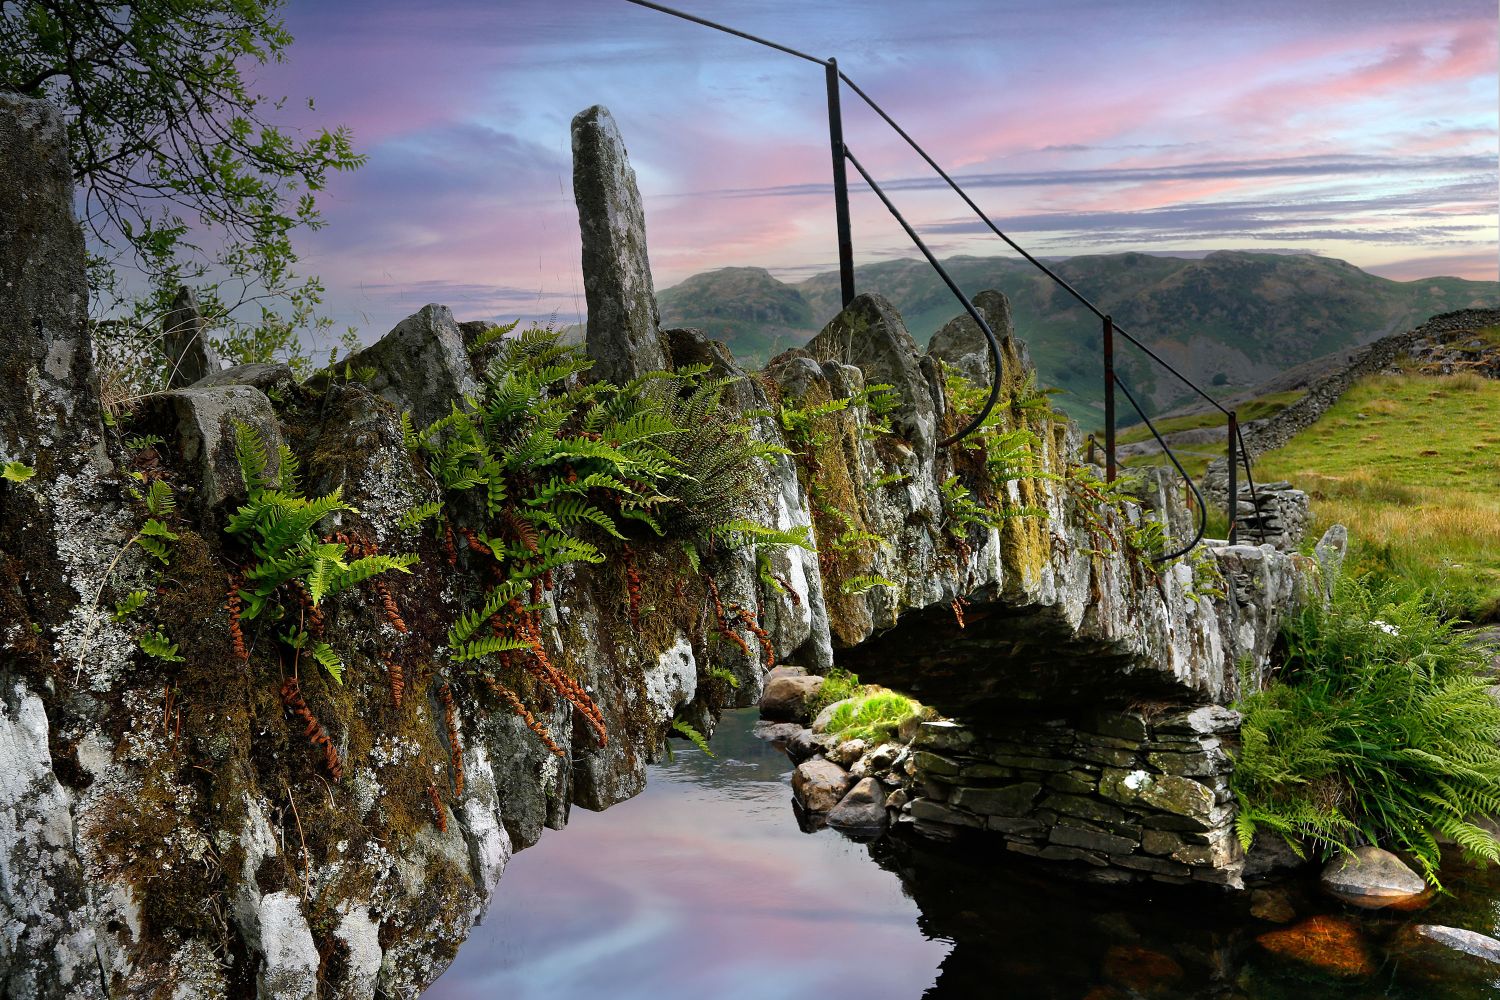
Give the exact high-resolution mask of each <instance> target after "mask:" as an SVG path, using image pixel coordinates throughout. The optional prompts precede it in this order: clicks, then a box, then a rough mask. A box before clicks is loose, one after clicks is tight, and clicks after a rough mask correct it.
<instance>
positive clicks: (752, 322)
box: [656, 267, 838, 364]
mask: <svg viewBox="0 0 1500 1000" xmlns="http://www.w3.org/2000/svg"><path fill="white" fill-rule="evenodd" d="M837 287H838V275H834V290H835V295H836V294H837ZM656 304H657V306H658V307H659V308H660V309H661V321H662V326H666V327H670V326H690V327H696V328H698V329H700V330H703V331H704V332H705V333H707V334H708V335H709V336H710V337H712V338H713V339H715V340H722V341H724V342H725V343H727V344H729V345H730V348H731V349H732V350H733V351H734V353H735V355H736V356H737V357H740V358H744V359H745V360H747V361H753V362H754V363H756V364H764V363H765V362H766V361H768V360H770V359H771V358H772V357H773V356H775V355H777V354H779V353H781V352H782V351H784V350H786V349H787V348H788V347H796V346H799V345H801V344H803V343H806V341H807V339H808V338H809V337H811V336H812V335H813V334H815V333H817V332H818V330H819V329H820V328H821V324H819V323H818V321H817V319H816V317H815V316H814V315H813V307H812V305H811V304H810V303H809V302H808V300H807V298H806V297H805V296H804V295H803V293H802V292H801V291H800V290H799V288H798V287H797V286H795V285H788V284H785V283H784V282H781V281H777V280H776V279H775V278H774V277H772V276H771V272H770V271H767V270H765V269H763V268H759V267H725V268H720V269H719V270H717V271H708V272H705V273H703V274H695V275H693V276H692V277H691V278H689V279H687V280H686V281H684V282H683V283H682V284H680V285H673V286H672V287H671V288H668V289H666V290H665V291H661V292H658V293H657V295H656ZM837 312H838V303H835V304H834V310H833V313H830V314H829V316H828V318H829V319H831V318H832V317H833V315H834V314H836V313H837ZM824 322H827V320H826V319H825V320H824Z"/></svg>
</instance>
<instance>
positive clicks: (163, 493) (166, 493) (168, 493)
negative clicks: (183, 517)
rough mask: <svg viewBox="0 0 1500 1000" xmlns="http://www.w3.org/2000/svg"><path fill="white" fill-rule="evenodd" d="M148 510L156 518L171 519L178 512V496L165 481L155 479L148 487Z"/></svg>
mask: <svg viewBox="0 0 1500 1000" xmlns="http://www.w3.org/2000/svg"><path fill="white" fill-rule="evenodd" d="M146 509H147V510H148V511H150V512H151V514H152V516H154V517H169V516H170V515H171V514H173V513H174V512H176V510H177V496H176V494H175V493H173V492H172V487H171V486H170V485H169V484H168V483H167V481H166V480H164V479H153V480H152V481H151V485H150V486H148V487H146Z"/></svg>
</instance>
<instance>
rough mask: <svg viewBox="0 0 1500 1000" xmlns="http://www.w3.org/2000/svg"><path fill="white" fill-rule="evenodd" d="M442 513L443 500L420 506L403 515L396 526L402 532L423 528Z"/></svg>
mask: <svg viewBox="0 0 1500 1000" xmlns="http://www.w3.org/2000/svg"><path fill="white" fill-rule="evenodd" d="M442 512H443V502H442V501H441V500H433V501H432V502H430V503H424V504H418V505H417V506H415V507H413V508H412V509H411V510H409V511H407V512H406V513H405V514H402V515H401V519H400V520H399V521H397V522H396V525H397V527H399V528H400V529H401V530H402V531H411V530H412V529H414V528H418V527H421V526H422V524H423V523H424V522H426V521H430V520H432V519H433V518H434V517H437V516H438V515H439V514H441V513H442Z"/></svg>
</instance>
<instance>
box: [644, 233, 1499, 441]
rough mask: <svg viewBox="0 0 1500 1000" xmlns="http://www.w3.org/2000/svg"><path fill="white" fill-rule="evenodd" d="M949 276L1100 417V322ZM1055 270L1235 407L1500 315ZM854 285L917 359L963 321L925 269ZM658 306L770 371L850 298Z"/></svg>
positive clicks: (1362, 296)
mask: <svg viewBox="0 0 1500 1000" xmlns="http://www.w3.org/2000/svg"><path fill="white" fill-rule="evenodd" d="M943 264H944V266H945V267H946V268H947V269H948V271H949V273H950V274H952V275H953V278H954V280H955V281H957V282H958V284H959V285H960V287H962V288H963V289H964V291H965V292H966V293H968V294H970V295H973V294H975V293H977V292H979V291H981V290H983V289H986V288H997V289H999V290H1000V291H1002V292H1004V293H1005V294H1006V295H1007V296H1009V297H1010V301H1011V307H1012V310H1013V312H1014V315H1015V321H1016V331H1017V333H1018V334H1019V335H1020V336H1021V337H1022V338H1023V339H1024V340H1025V341H1026V342H1027V343H1028V344H1029V345H1030V347H1031V352H1032V356H1033V358H1034V359H1035V360H1036V363H1037V368H1038V370H1039V371H1040V373H1041V376H1042V378H1043V380H1044V381H1046V382H1047V383H1049V384H1051V385H1054V386H1057V387H1059V388H1061V389H1064V390H1066V392H1065V394H1064V395H1063V396H1062V397H1060V398H1059V403H1060V404H1062V405H1063V406H1065V407H1066V408H1067V409H1068V410H1069V411H1070V412H1072V413H1073V414H1074V415H1075V416H1079V417H1088V416H1089V411H1090V410H1091V409H1092V408H1094V407H1096V406H1097V405H1098V399H1099V397H1100V384H1101V382H1102V374H1101V365H1102V361H1101V357H1100V351H1099V321H1098V320H1097V319H1096V318H1095V317H1094V316H1093V315H1092V314H1090V313H1088V312H1087V311H1086V310H1084V309H1083V308H1082V307H1081V306H1079V305H1077V303H1076V302H1074V301H1073V299H1072V298H1071V297H1070V296H1068V294H1067V293H1066V292H1064V291H1062V290H1061V289H1059V288H1057V287H1056V286H1055V285H1054V284H1053V283H1052V282H1051V281H1050V280H1049V279H1048V278H1047V277H1046V276H1045V275H1043V274H1041V273H1040V272H1039V271H1037V270H1035V269H1034V268H1033V267H1031V265H1029V264H1027V263H1026V262H1025V261H1021V260H1015V259H1011V258H1001V257H952V258H949V259H948V260H945V261H944V262H943ZM1048 266H1050V267H1052V269H1053V270H1054V271H1056V272H1057V274H1058V275H1059V276H1060V277H1062V278H1063V279H1064V280H1066V281H1067V282H1068V283H1069V284H1071V285H1072V286H1073V287H1074V288H1077V289H1078V290H1079V291H1080V292H1082V293H1083V294H1084V295H1087V296H1088V297H1089V298H1091V299H1092V300H1093V301H1094V302H1096V303H1098V304H1099V306H1100V307H1101V308H1103V309H1106V310H1108V311H1109V312H1110V313H1111V314H1112V315H1113V316H1114V319H1115V322H1116V323H1117V324H1118V325H1120V326H1121V327H1123V328H1124V329H1126V330H1128V331H1130V332H1131V333H1133V334H1134V335H1135V336H1137V337H1138V338H1139V339H1140V340H1141V341H1143V342H1144V343H1146V344H1148V345H1149V346H1150V347H1151V348H1152V349H1153V350H1154V351H1156V352H1157V353H1159V354H1161V355H1162V356H1163V357H1164V358H1166V359H1167V360H1168V361H1170V362H1171V363H1172V364H1173V365H1175V366H1177V367H1178V368H1179V369H1181V370H1182V371H1183V372H1184V374H1186V375H1187V376H1188V377H1189V378H1191V379H1193V380H1194V381H1195V382H1197V383H1198V384H1200V385H1202V386H1204V387H1211V386H1212V385H1213V383H1215V382H1217V383H1218V387H1217V388H1215V389H1214V391H1215V392H1216V393H1217V392H1223V393H1224V394H1226V395H1227V394H1230V393H1232V392H1233V391H1234V390H1235V389H1237V388H1243V387H1248V386H1251V385H1254V384H1257V383H1260V382H1263V381H1265V380H1266V379H1269V378H1271V377H1273V376H1275V375H1276V374H1278V373H1280V372H1281V371H1284V370H1285V369H1287V368H1290V367H1292V366H1294V365H1297V364H1300V363H1302V362H1305V361H1309V360H1311V359H1313V358H1317V357H1320V356H1322V355H1326V354H1330V353H1333V352H1337V351H1341V350H1345V349H1347V348H1350V347H1354V346H1358V345H1361V344H1366V343H1369V342H1370V341H1372V340H1375V339H1377V338H1379V337H1382V336H1385V335H1386V334H1389V333H1393V332H1395V331H1398V330H1405V329H1408V328H1410V327H1413V326H1416V325H1417V324H1418V323H1420V322H1422V321H1423V320H1425V319H1426V318H1427V317H1429V316H1432V315H1434V314H1435V313H1440V312H1447V311H1449V310H1453V309H1463V308H1470V307H1481V306H1494V305H1497V304H1500V283H1497V282H1493V281H1467V280H1464V279H1461V278H1424V279H1421V280H1418V281H1392V280H1390V279H1387V278H1381V277H1377V276H1376V275H1373V274H1369V273H1367V272H1365V271H1362V270H1360V269H1359V268H1357V267H1355V266H1353V265H1352V264H1348V263H1345V262H1344V261H1341V260H1334V259H1332V258H1328V257H1317V256H1313V255H1298V254H1267V253H1247V252H1242V251H1228V250H1226V251H1218V252H1215V253H1211V254H1209V255H1207V256H1205V257H1203V258H1201V259H1189V258H1182V257H1158V256H1152V255H1148V254H1140V253H1125V254H1108V255H1100V256H1085V257H1073V258H1069V259H1067V260H1062V261H1056V262H1049V265H1048ZM855 282H856V286H857V287H858V288H859V290H861V291H873V292H879V293H881V294H882V295H885V296H886V297H887V298H889V299H890V300H891V301H892V302H893V303H894V304H895V305H896V307H897V308H898V309H899V310H900V311H901V314H902V316H903V317H905V319H906V323H907V326H908V328H909V329H910V330H911V332H912V335H913V336H914V337H915V338H916V340H917V342H918V343H919V344H925V343H926V342H927V339H928V338H929V337H930V336H931V335H932V334H933V333H934V332H935V331H936V330H937V328H938V327H939V326H941V325H942V324H943V323H944V322H946V321H947V320H949V319H951V318H952V317H953V316H955V315H957V313H958V312H959V311H960V309H961V308H962V307H961V306H959V305H958V303H957V302H956V301H955V300H954V298H953V296H952V294H951V293H950V292H949V291H948V289H947V287H946V286H945V285H944V284H943V283H942V280H941V279H940V278H939V277H938V276H937V275H936V273H934V272H933V270H932V269H931V268H930V267H929V266H928V265H927V263H926V262H925V261H921V260H893V261H884V262H882V263H878V264H869V265H865V266H863V267H859V268H856V269H855ZM657 297H658V301H659V303H660V306H661V313H662V323H663V325H669V326H694V327H698V328H700V329H703V330H705V331H706V332H707V333H708V334H709V335H710V336H711V337H714V338H716V339H720V340H724V341H725V342H727V343H728V344H729V345H730V348H731V349H732V350H733V351H734V352H735V354H736V355H738V356H740V357H741V358H743V359H744V360H745V361H747V362H749V363H752V364H757V365H758V364H763V363H764V362H765V361H767V360H768V359H769V358H770V357H771V356H772V355H773V354H775V353H777V352H779V351H781V350H784V349H785V348H787V347H791V346H795V345H798V344H801V343H803V342H805V341H806V340H807V339H808V338H809V337H811V336H812V335H813V334H815V333H816V332H817V331H818V330H819V329H820V328H821V326H822V324H824V323H826V322H827V321H828V320H830V319H832V318H833V317H834V316H835V315H836V314H837V313H838V310H839V283H838V274H837V273H835V272H830V273H826V274H820V275H817V276H816V277H813V278H810V279H808V280H807V281H804V282H801V283H798V284H788V283H785V282H782V281H778V280H777V279H776V278H775V277H773V276H772V275H771V274H770V273H769V272H767V271H765V270H762V269H760V268H724V269H722V270H718V271H709V272H707V273H704V274H698V275H694V276H693V277H691V278H689V279H688V280H686V281H684V282H683V283H682V284H680V285H677V286H675V287H673V288H669V289H666V290H664V291H662V292H660V293H658V296H657ZM1117 353H1118V355H1119V358H1120V365H1121V370H1122V377H1123V378H1124V379H1125V381H1126V383H1127V385H1128V386H1129V388H1130V389H1131V390H1132V391H1133V392H1136V394H1137V396H1138V397H1144V399H1143V404H1144V402H1145V401H1146V400H1149V401H1150V402H1151V404H1152V406H1153V408H1155V409H1161V408H1164V407H1168V406H1171V405H1173V404H1174V403H1176V402H1179V401H1181V400H1182V399H1183V397H1184V395H1185V393H1186V390H1185V389H1184V388H1183V387H1182V385H1181V383H1179V382H1177V381H1176V380H1175V379H1173V378H1172V377H1171V375H1170V374H1167V373H1166V372H1164V371H1162V370H1161V369H1160V368H1158V367H1156V366H1155V365H1150V364H1144V363H1143V360H1144V359H1143V358H1142V357H1141V355H1140V354H1139V352H1137V351H1135V350H1134V349H1133V348H1132V347H1130V346H1129V345H1127V344H1123V343H1121V344H1120V346H1119V349H1118V352H1117ZM1121 406H1122V408H1123V406H1124V403H1123V401H1122V403H1121ZM1121 416H1122V418H1123V417H1124V416H1125V414H1124V413H1123V412H1122V414H1121Z"/></svg>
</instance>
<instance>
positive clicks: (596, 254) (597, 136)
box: [573, 104, 668, 383]
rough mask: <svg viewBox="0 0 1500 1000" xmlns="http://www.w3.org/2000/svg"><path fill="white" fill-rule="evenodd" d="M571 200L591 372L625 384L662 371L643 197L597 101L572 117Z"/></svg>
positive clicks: (621, 144)
mask: <svg viewBox="0 0 1500 1000" xmlns="http://www.w3.org/2000/svg"><path fill="white" fill-rule="evenodd" d="M573 200H574V201H576V202H577V203H578V228H579V231H580V232H581V234H582V236H583V292H584V296H585V298H586V299H587V301H588V310H589V318H588V327H587V331H586V334H585V338H584V345H585V349H586V350H587V351H588V355H589V357H591V358H593V359H594V360H595V362H597V364H596V365H595V368H594V374H595V375H597V376H598V377H600V378H604V379H608V380H610V381H612V382H615V383H624V382H626V381H628V380H630V379H632V378H634V377H635V376H637V375H640V374H642V373H644V372H648V371H659V370H660V369H663V368H666V367H667V365H668V354H667V350H666V347H665V345H664V344H663V343H662V337H661V332H660V330H659V323H660V318H659V316H658V314H657V310H656V293H655V290H654V289H653V287H652V285H651V262H650V260H648V259H647V256H646V214H645V211H644V210H643V209H642V208H641V193H640V191H639V190H638V189H637V188H636V186H635V171H634V170H632V169H631V168H630V159H629V158H628V157H627V156H626V155H625V141H624V140H623V139H621V138H620V130H619V128H618V127H617V126H616V125H615V120H614V118H613V116H611V115H610V113H609V110H608V109H607V108H605V107H604V106H603V105H600V104H596V105H594V106H593V107H591V108H588V109H587V110H585V111H580V112H579V113H578V115H577V116H576V117H574V119H573Z"/></svg>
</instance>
